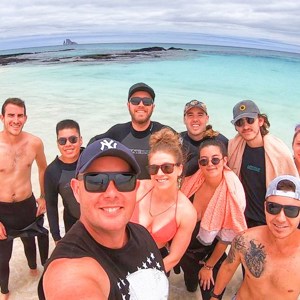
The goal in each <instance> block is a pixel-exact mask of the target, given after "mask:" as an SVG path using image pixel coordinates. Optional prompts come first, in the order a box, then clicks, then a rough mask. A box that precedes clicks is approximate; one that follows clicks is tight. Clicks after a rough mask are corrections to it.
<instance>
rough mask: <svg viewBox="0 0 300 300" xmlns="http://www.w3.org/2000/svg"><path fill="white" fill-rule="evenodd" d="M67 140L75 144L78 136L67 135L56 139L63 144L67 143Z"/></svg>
mask: <svg viewBox="0 0 300 300" xmlns="http://www.w3.org/2000/svg"><path fill="white" fill-rule="evenodd" d="M67 141H69V142H70V143H71V144H76V143H77V142H78V136H75V135H71V136H69V137H67V138H66V137H61V138H59V139H57V142H58V143H59V144H60V145H61V146H63V145H65V144H66V143H67Z"/></svg>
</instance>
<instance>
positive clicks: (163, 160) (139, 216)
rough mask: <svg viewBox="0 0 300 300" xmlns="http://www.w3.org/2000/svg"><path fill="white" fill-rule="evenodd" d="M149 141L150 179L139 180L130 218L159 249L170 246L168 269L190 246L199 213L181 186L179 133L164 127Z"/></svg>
mask: <svg viewBox="0 0 300 300" xmlns="http://www.w3.org/2000/svg"><path fill="white" fill-rule="evenodd" d="M149 143H150V152H149V165H148V170H149V173H150V176H151V179H150V180H141V182H140V186H139V189H138V193H137V203H136V207H135V211H134V213H133V216H132V218H131V221H132V222H135V223H139V224H141V225H143V226H144V227H146V228H147V229H148V231H149V232H150V234H151V235H152V237H153V239H154V240H155V242H156V244H157V246H158V248H159V249H162V248H164V247H166V246H168V253H167V255H166V256H165V257H164V265H165V269H166V271H167V272H169V271H170V270H171V269H172V268H173V267H174V266H175V265H176V264H177V263H178V262H179V261H180V259H181V257H182V255H183V254H184V252H185V250H186V249H187V247H188V245H189V242H190V239H191V235H192V232H193V229H194V227H195V224H196V219H197V215H196V210H195V209H194V207H193V205H192V204H191V202H190V201H189V199H188V198H187V197H186V196H185V195H184V194H183V193H182V192H181V191H180V190H179V188H178V179H179V178H180V176H181V174H182V169H183V155H182V151H181V145H180V142H179V138H178V135H177V133H174V132H173V131H172V130H171V129H169V128H163V129H161V130H160V131H158V132H156V133H154V134H152V136H151V137H150V142H149ZM170 242H171V243H170Z"/></svg>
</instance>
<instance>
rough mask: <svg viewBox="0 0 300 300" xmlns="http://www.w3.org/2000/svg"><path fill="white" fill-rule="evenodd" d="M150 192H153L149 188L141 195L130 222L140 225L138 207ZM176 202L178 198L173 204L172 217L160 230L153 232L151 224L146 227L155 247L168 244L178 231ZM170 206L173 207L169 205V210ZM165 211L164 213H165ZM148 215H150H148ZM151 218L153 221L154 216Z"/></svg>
mask: <svg viewBox="0 0 300 300" xmlns="http://www.w3.org/2000/svg"><path fill="white" fill-rule="evenodd" d="M152 190H153V188H151V189H150V190H149V191H148V192H147V193H146V194H145V195H143V197H142V198H141V199H140V200H138V201H137V203H136V206H135V210H134V213H133V215H132V218H131V221H132V222H134V223H139V224H141V223H140V218H139V215H140V205H141V202H142V200H143V199H144V198H145V197H146V196H147V195H148V194H149V193H150V192H152ZM151 197H152V194H151ZM177 202H178V198H177V199H176V201H175V203H174V204H175V213H174V217H173V218H172V219H171V220H170V221H169V222H168V223H167V224H165V225H163V226H162V227H160V228H155V231H154V230H153V228H152V225H153V224H152V223H151V224H150V225H149V226H148V227H146V228H147V230H148V231H149V233H150V234H151V236H152V238H153V239H154V241H155V242H156V244H157V245H165V244H166V243H167V242H169V241H171V240H172V239H173V237H174V236H175V234H176V232H177V229H178V226H177V222H176V213H177ZM172 206H173V205H171V206H170V207H169V208H171V207H172ZM169 208H168V209H169ZM168 209H167V210H168ZM167 210H165V211H164V212H166V211H167ZM164 212H162V213H160V214H159V215H161V214H163V213H164ZM149 213H150V212H149ZM150 215H151V213H150ZM151 216H152V215H151ZM152 217H153V220H154V219H155V216H152ZM141 225H144V224H141Z"/></svg>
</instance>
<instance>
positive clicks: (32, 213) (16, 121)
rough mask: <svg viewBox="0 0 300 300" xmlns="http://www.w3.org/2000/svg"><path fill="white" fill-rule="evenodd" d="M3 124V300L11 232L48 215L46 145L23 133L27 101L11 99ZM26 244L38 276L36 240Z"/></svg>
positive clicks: (0, 220)
mask: <svg viewBox="0 0 300 300" xmlns="http://www.w3.org/2000/svg"><path fill="white" fill-rule="evenodd" d="M1 120H2V122H3V131H1V132H0V182H1V189H0V249H1V251H0V287H1V293H0V299H1V300H3V299H8V296H9V290H8V278H9V261H10V258H11V254H12V246H13V238H9V237H10V231H11V230H15V231H16V230H20V229H23V228H26V227H27V226H28V225H30V224H32V223H34V222H35V219H36V216H38V215H40V214H43V213H44V212H45V207H46V204H45V199H44V197H43V195H44V185H43V179H44V172H45V169H46V166H47V163H46V158H45V154H44V147H43V143H42V141H41V140H40V139H39V138H37V137H35V136H33V135H31V134H29V133H27V132H23V131H22V129H23V126H24V124H25V123H26V120H27V116H26V107H25V103H24V101H22V100H21V99H19V98H9V99H7V100H6V101H5V102H4V104H3V106H2V112H1ZM34 160H35V161H36V163H37V165H38V170H39V183H40V189H41V195H40V197H39V198H38V199H36V200H35V198H34V196H33V194H32V185H31V167H32V164H33V161H34ZM47 239H48V238H47ZM22 241H23V243H24V249H25V254H26V257H27V261H28V265H29V267H30V269H31V270H32V273H36V248H35V240H34V237H26V238H25V237H23V238H22ZM46 252H47V249H46ZM45 259H46V258H44V260H45ZM44 262H45V261H44ZM44 262H43V261H42V263H44Z"/></svg>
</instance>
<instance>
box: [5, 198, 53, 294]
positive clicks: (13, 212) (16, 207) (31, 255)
mask: <svg viewBox="0 0 300 300" xmlns="http://www.w3.org/2000/svg"><path fill="white" fill-rule="evenodd" d="M36 211H37V207H36V201H35V198H34V196H33V195H32V196H31V197H29V198H27V199H25V200H23V201H19V202H0V222H1V223H2V224H3V225H4V227H5V230H6V233H7V236H8V238H7V239H5V240H0V287H1V293H3V294H7V293H8V292H9V290H8V279H9V261H10V258H11V254H12V247H13V236H12V235H13V234H15V233H16V232H21V230H22V229H24V228H25V227H27V226H28V225H30V224H32V223H34V222H35V220H36ZM45 232H47V231H45ZM34 235H40V234H39V233H37V234H35V233H32V232H31V233H30V234H29V237H21V239H22V242H23V244H24V251H25V255H26V258H27V262H28V266H29V268H30V269H36V267H37V265H36V247H35V237H34ZM27 236H28V235H27ZM38 243H39V250H40V256H41V263H42V264H45V262H46V260H47V258H48V249H49V240H48V235H47V234H42V235H40V236H39V238H38Z"/></svg>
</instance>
